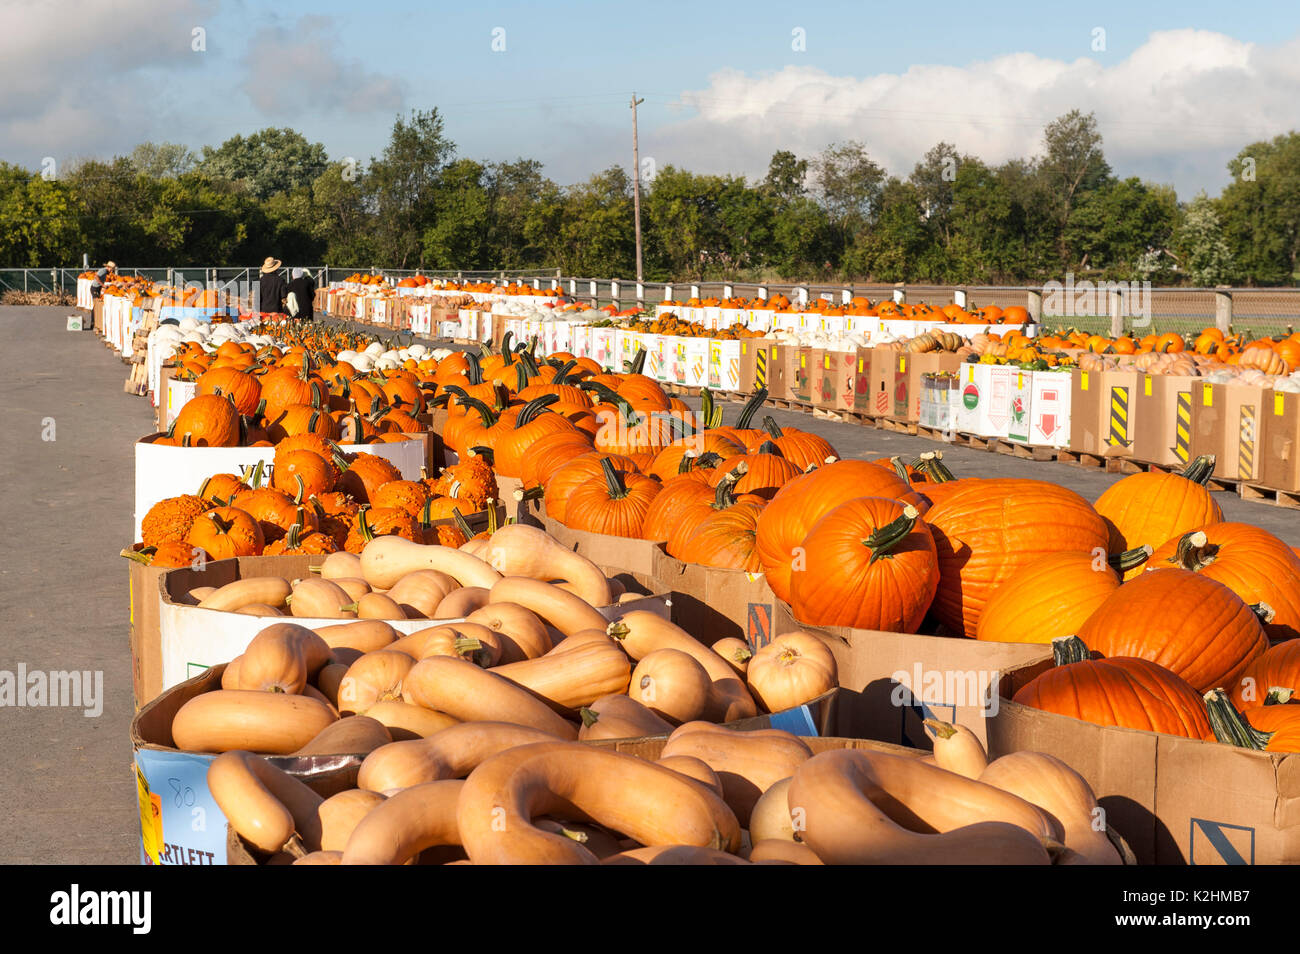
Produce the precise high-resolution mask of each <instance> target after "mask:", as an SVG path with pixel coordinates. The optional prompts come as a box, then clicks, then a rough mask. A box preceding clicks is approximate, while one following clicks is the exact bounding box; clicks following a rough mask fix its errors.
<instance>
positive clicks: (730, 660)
mask: <svg viewBox="0 0 1300 954" xmlns="http://www.w3.org/2000/svg"><path fill="white" fill-rule="evenodd" d="M713 651H714V652H715V653H717V654H718V655H719V656H721V657H722V658H723V659H725V660H726V661H727V664H728V665H730V666H731V668H732V669H734V670H735V671H736V675H737V676H739V677H740V678H741V679H744V678H745V672H746V670H748V669H749V661H750V659H752V658H753V657H754V651H753V650H752V649H750V648H749V643H747V642H745V641H744V640H743V639H737V638H736V637H735V636H724V637H723V638H722V639H720V640H718V641H717V642H716V643H714V644H713Z"/></svg>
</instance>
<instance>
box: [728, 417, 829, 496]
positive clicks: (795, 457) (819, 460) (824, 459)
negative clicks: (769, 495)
mask: <svg viewBox="0 0 1300 954" xmlns="http://www.w3.org/2000/svg"><path fill="white" fill-rule="evenodd" d="M763 428H764V430H766V431H767V433H768V434H770V435H771V437H772V441H773V443H775V444H776V447H777V450H779V451H780V452H781V456H782V457H784V458H785V459H786V460H788V461H789V462H790V463H791V464H793V465H794V466H795V468H797V469H798V470H799V472H800V473H802V472H803V471H805V470H807V469H808V468H809V467H820V466H822V465H823V464H827V463H830V462H831V461H832V460H834V459H835V458H837V457H838V456H839V455H838V454H837V453H836V452H835V448H834V447H832V446H831V445H830V442H829V441H827V440H826V439H825V438H822V437H818V436H817V435H816V434H810V433H808V432H807V431H801V430H799V429H798V428H795V427H789V428H785V429H784V430H783V429H782V428H781V426H780V425H778V424H777V423H776V420H775V419H773V418H772V417H770V416H769V417H765V418H763ZM743 492H744V491H743V490H742V493H743Z"/></svg>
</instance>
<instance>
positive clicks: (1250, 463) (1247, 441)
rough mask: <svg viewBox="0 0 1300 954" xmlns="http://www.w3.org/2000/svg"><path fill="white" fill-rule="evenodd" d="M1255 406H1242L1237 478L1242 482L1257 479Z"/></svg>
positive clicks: (1238, 440)
mask: <svg viewBox="0 0 1300 954" xmlns="http://www.w3.org/2000/svg"><path fill="white" fill-rule="evenodd" d="M1255 427H1256V424H1255V405H1253V404H1243V405H1242V406H1241V434H1240V435H1239V436H1238V439H1237V476H1238V477H1239V478H1241V479H1242V480H1252V479H1254V477H1255V437H1256V434H1257V433H1258V432H1257V431H1256V430H1255Z"/></svg>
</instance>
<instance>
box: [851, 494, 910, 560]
mask: <svg viewBox="0 0 1300 954" xmlns="http://www.w3.org/2000/svg"><path fill="white" fill-rule="evenodd" d="M920 516H921V512H920V511H919V510H917V509H916V508H915V507H913V506H912V505H911V504H908V505H907V506H905V507H904V508H903V513H902V516H900V517H898V518H897V519H895V520H892V521H890V522H889V523H887V524H885V525H884V526H883V527H877V528H876V529H875V530H873V531H872V532H871V533H870V534H869V535H868V536H867V538H866V539H865V540H863V541H862V545H863V546H864V547H866V548H867V549H868V550H870V551H871V559H870V560H869V561H868V563H875V562H876V561H877V560H880V559H889V558H892V556H893V554H892V553H891V552H890V551H891V550H893V549H894V547H896V546H898V545H899V544H900V543H902V542H903V541H904V540H905V539H907V535H908V534H909V533H911V532H912V528H913V527H915V526H916V521H917V518H918V517H920Z"/></svg>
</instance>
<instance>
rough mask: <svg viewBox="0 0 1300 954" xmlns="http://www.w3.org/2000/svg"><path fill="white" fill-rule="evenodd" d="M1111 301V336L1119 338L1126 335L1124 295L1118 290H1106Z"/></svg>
mask: <svg viewBox="0 0 1300 954" xmlns="http://www.w3.org/2000/svg"><path fill="white" fill-rule="evenodd" d="M1106 297H1107V298H1109V299H1110V336H1111V337H1112V338H1118V337H1120V336H1121V335H1123V334H1124V293H1123V292H1122V291H1121V290H1120V289H1118V288H1108V289H1106Z"/></svg>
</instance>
